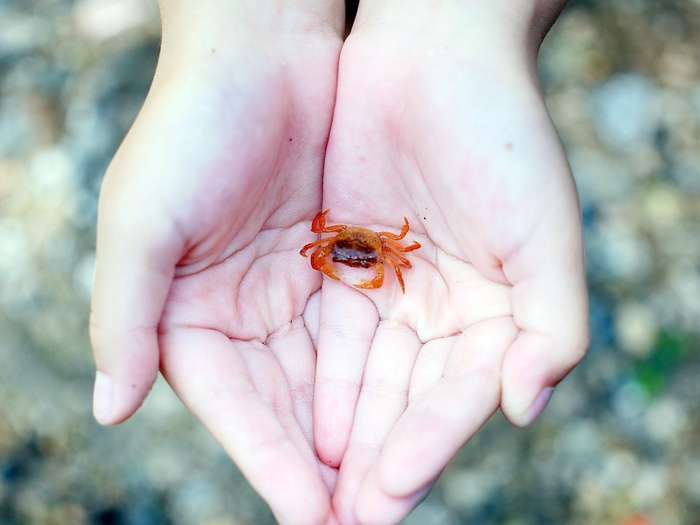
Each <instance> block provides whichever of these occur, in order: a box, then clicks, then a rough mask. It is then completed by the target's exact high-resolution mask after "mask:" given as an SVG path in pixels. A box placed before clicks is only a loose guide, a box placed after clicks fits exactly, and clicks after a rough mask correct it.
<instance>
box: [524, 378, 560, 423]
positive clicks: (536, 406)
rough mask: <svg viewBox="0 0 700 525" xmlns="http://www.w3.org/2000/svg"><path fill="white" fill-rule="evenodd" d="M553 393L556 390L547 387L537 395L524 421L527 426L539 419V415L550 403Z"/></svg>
mask: <svg viewBox="0 0 700 525" xmlns="http://www.w3.org/2000/svg"><path fill="white" fill-rule="evenodd" d="M553 393H554V388H552V387H547V388H544V389H543V390H542V391H541V392H540V393H539V394H537V397H536V398H535V400H534V401H533V402H532V404H531V405H530V408H528V409H527V412H526V415H525V421H524V424H525V425H529V424H530V423H532V422H533V421H534V420H535V419H537V418H538V417H539V415H540V414H541V413H542V411H543V410H544V409H545V407H546V406H547V404H548V403H549V400H550V399H551V398H552V394H553Z"/></svg>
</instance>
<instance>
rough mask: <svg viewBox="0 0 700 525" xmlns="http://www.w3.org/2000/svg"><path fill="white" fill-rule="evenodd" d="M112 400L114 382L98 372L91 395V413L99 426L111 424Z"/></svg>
mask: <svg viewBox="0 0 700 525" xmlns="http://www.w3.org/2000/svg"><path fill="white" fill-rule="evenodd" d="M113 400H114V382H113V381H112V378H111V377H109V376H108V375H107V374H105V373H104V372H100V371H99V370H98V371H97V373H96V374H95V385H94V388H93V394H92V413H93V415H94V416H95V419H96V420H97V422H98V423H99V424H100V425H111V424H113V418H112V412H113V410H112V407H113Z"/></svg>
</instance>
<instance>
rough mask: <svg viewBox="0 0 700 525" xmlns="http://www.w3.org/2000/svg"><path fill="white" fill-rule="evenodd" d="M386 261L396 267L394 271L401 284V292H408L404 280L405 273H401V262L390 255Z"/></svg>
mask: <svg viewBox="0 0 700 525" xmlns="http://www.w3.org/2000/svg"><path fill="white" fill-rule="evenodd" d="M386 262H387V264H388V265H389V266H391V267H392V268H393V269H394V273H395V274H396V280H397V281H399V286H400V287H401V293H406V285H405V284H404V282H403V275H402V274H401V268H399V264H398V263H397V262H396V260H394V259H393V258H392V257H388V258H387V259H386Z"/></svg>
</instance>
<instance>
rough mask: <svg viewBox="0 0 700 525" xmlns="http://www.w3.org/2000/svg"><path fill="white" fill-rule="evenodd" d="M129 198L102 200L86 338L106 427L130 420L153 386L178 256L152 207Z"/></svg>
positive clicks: (97, 409)
mask: <svg viewBox="0 0 700 525" xmlns="http://www.w3.org/2000/svg"><path fill="white" fill-rule="evenodd" d="M132 193H133V194H134V196H133V197H131V196H124V195H121V196H120V197H119V199H117V198H116V196H114V194H112V198H111V200H110V199H109V198H105V197H104V193H103V197H102V200H101V202H100V213H99V219H98V232H97V259H96V273H95V286H94V290H93V296H92V305H91V315H90V338H91V341H92V347H93V352H94V356H95V363H96V367H97V374H96V379H95V391H94V400H93V403H94V406H93V411H94V414H95V418H96V419H97V421H99V422H100V423H102V424H104V425H110V424H114V423H119V422H121V421H123V420H124V419H126V418H128V417H129V416H130V415H131V414H132V413H133V412H134V411H136V410H137V409H138V407H139V406H140V405H141V403H142V402H143V399H144V398H145V396H146V395H147V394H148V391H149V390H150V388H151V386H152V385H153V382H154V381H155V378H156V375H157V373H158V360H159V357H158V340H157V326H158V322H159V320H160V317H161V313H162V310H163V304H164V302H165V299H166V296H167V294H168V290H169V288H170V284H171V282H172V279H173V273H174V268H175V265H176V264H177V261H178V259H179V257H180V253H181V250H182V243H181V242H180V241H179V239H178V236H177V234H176V233H175V232H174V231H173V230H172V226H171V225H168V224H166V223H164V221H163V218H162V217H160V216H157V215H158V214H157V213H156V212H155V211H154V208H155V206H153V205H151V206H148V205H147V203H145V202H140V201H139V198H140V197H138V195H142V193H143V192H132ZM149 195H150V194H149Z"/></svg>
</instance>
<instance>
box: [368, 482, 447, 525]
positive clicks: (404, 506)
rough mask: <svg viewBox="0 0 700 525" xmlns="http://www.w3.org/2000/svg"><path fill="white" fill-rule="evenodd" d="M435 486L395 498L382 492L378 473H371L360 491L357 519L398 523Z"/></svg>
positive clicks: (429, 485)
mask: <svg viewBox="0 0 700 525" xmlns="http://www.w3.org/2000/svg"><path fill="white" fill-rule="evenodd" d="M432 486H433V484H432V483H429V484H428V485H427V486H425V487H423V488H421V489H419V490H418V491H416V492H415V493H414V494H409V495H408V496H403V497H395V496H391V495H389V494H387V493H386V492H384V490H382V488H381V486H380V484H379V478H378V477H377V471H376V470H373V471H371V472H370V473H369V474H368V476H367V478H366V480H365V481H364V483H363V484H362V488H361V489H360V493H359V494H358V497H357V502H356V505H355V518H356V519H357V521H358V522H359V523H371V524H372V525H382V524H384V523H386V524H394V523H398V522H399V521H400V520H401V519H403V518H404V517H405V516H406V515H407V514H408V513H409V512H411V510H413V508H414V507H416V506H417V505H418V504H419V503H420V502H421V501H422V500H423V499H424V498H425V496H427V494H428V492H430V489H431V488H432Z"/></svg>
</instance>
